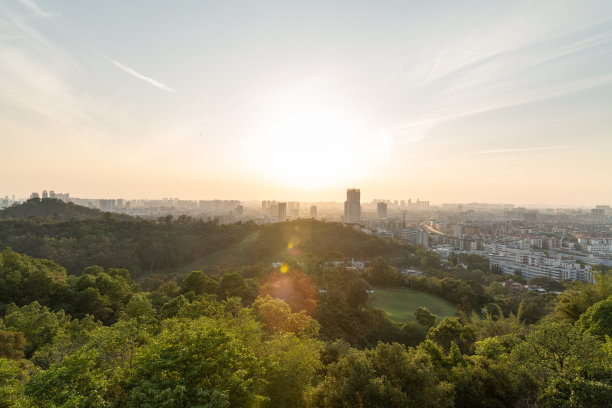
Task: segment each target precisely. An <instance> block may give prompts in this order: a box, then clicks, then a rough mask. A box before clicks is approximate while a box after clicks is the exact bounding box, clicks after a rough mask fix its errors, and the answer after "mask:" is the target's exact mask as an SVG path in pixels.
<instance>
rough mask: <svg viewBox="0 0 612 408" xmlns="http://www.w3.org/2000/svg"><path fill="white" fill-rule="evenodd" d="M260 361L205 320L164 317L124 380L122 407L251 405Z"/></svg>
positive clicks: (257, 394)
mask: <svg viewBox="0 0 612 408" xmlns="http://www.w3.org/2000/svg"><path fill="white" fill-rule="evenodd" d="M264 372H265V370H264V364H263V363H262V361H260V360H259V359H258V358H256V357H255V355H254V354H253V353H252V352H250V351H249V350H248V349H247V348H246V347H245V345H244V343H242V342H241V341H240V340H238V339H237V338H236V336H235V335H233V334H231V333H230V332H228V331H226V330H224V329H223V328H220V327H218V325H217V324H216V323H215V322H214V321H212V320H208V319H204V318H202V319H199V320H196V321H191V322H179V321H168V322H167V324H166V327H165V328H164V329H163V330H162V332H161V334H160V335H158V336H157V337H156V338H155V340H154V341H153V342H152V343H151V344H150V345H148V346H145V347H144V348H143V350H142V351H141V353H140V355H139V357H138V359H137V360H136V362H135V365H134V371H133V373H132V375H131V376H130V377H129V379H128V381H127V384H126V392H127V395H128V398H127V404H126V405H127V406H128V407H143V406H144V407H146V406H148V407H161V406H167V407H178V406H206V407H230V406H231V407H252V406H256V405H257V404H258V402H260V401H261V400H262V399H263V396H262V389H263V385H264V384H263V376H264Z"/></svg>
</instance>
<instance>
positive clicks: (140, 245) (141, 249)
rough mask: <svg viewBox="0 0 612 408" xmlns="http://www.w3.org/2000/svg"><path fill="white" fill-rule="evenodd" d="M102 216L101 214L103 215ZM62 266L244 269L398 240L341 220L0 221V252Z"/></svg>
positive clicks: (383, 246)
mask: <svg viewBox="0 0 612 408" xmlns="http://www.w3.org/2000/svg"><path fill="white" fill-rule="evenodd" d="M102 214H103V213H102ZM4 247H11V248H12V249H13V250H15V251H17V252H20V253H24V254H27V255H30V256H34V257H38V258H44V259H50V260H53V261H54V262H58V263H60V264H61V265H62V266H64V267H65V268H66V269H67V270H68V271H69V272H70V273H80V272H81V270H82V269H83V268H84V267H86V266H90V265H100V266H103V267H113V268H116V267H123V268H128V269H130V270H131V271H132V272H133V273H134V274H136V275H138V274H140V273H142V272H145V271H146V272H152V271H166V272H174V271H176V270H178V269H179V268H180V269H182V268H185V267H188V269H190V270H194V269H201V268H202V267H203V266H205V265H211V264H216V265H220V266H232V265H234V266H240V265H249V264H255V263H258V262H272V261H275V260H284V259H289V258H291V257H296V256H299V255H300V254H303V253H312V254H314V255H315V256H319V257H323V256H325V255H326V254H328V253H329V252H341V253H342V254H344V255H345V256H346V257H348V258H352V257H354V258H360V259H361V258H372V257H376V256H391V255H394V254H397V253H400V252H402V251H403V250H404V247H403V246H402V245H401V244H399V243H396V242H391V241H387V240H382V239H380V238H376V237H372V236H370V235H367V234H364V233H362V232H359V231H355V230H353V229H352V228H349V227H344V226H342V225H341V224H337V223H326V222H318V221H312V220H298V221H293V222H287V223H279V224H272V225H261V226H258V225H255V224H254V223H244V224H233V225H217V224H215V223H209V222H202V221H195V220H189V221H187V222H182V221H178V220H177V221H170V222H164V223H158V222H153V221H146V220H141V219H134V218H132V219H128V220H119V219H116V218H115V217H102V218H98V219H73V220H71V221H65V222H39V221H36V220H32V219H31V218H26V219H12V220H3V221H0V248H4Z"/></svg>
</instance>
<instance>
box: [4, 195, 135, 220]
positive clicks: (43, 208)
mask: <svg viewBox="0 0 612 408" xmlns="http://www.w3.org/2000/svg"><path fill="white" fill-rule="evenodd" d="M105 214H106V213H105V212H103V211H100V210H96V209H92V208H87V207H83V206H81V205H76V204H74V203H66V202H64V201H62V200H58V199H56V198H43V199H40V198H31V199H29V200H28V201H26V202H25V203H22V204H15V205H12V206H11V207H8V208H5V209H4V210H1V211H0V220H6V219H15V220H31V221H38V222H63V221H71V220H91V219H101V218H104V216H105ZM117 217H119V218H122V219H129V218H131V217H129V216H128V215H117Z"/></svg>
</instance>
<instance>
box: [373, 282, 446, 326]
mask: <svg viewBox="0 0 612 408" xmlns="http://www.w3.org/2000/svg"><path fill="white" fill-rule="evenodd" d="M373 289H374V294H373V295H374V297H375V300H374V306H375V307H377V308H379V309H383V310H384V311H385V312H387V316H388V317H389V318H390V319H391V320H394V321H396V322H405V321H406V320H414V311H415V310H416V309H417V308H418V307H419V306H425V307H426V308H428V309H429V310H430V311H431V312H432V313H433V314H435V315H436V316H438V321H440V320H442V319H443V318H445V317H448V316H454V315H455V309H456V308H455V306H454V305H453V304H452V303H449V302H447V301H446V300H444V299H441V298H439V297H437V296H433V295H430V294H428V293H424V292H419V291H416V290H412V289H408V288H403V287H375V288H373Z"/></svg>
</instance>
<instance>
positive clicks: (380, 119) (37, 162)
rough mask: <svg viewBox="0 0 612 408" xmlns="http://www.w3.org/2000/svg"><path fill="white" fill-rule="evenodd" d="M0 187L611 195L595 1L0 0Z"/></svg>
mask: <svg viewBox="0 0 612 408" xmlns="http://www.w3.org/2000/svg"><path fill="white" fill-rule="evenodd" d="M0 152H1V153H2V159H1V160H0V174H1V175H2V176H1V177H0V195H2V196H4V195H9V196H10V195H12V194H15V195H16V196H17V197H25V196H28V195H29V194H30V193H31V192H32V191H39V192H40V191H41V190H43V189H53V190H55V191H56V192H69V193H70V194H71V196H78V197H91V198H93V197H106V198H120V197H121V198H126V199H130V198H144V197H147V198H160V197H179V198H183V199H213V198H220V199H239V200H251V199H253V200H261V199H277V200H300V201H343V200H344V199H345V191H346V188H349V187H356V188H360V189H361V195H362V200H364V201H367V200H371V199H374V198H386V199H408V198H412V199H413V200H415V199H416V198H420V199H421V200H429V201H430V202H432V203H442V202H490V203H501V202H503V203H516V204H542V205H552V206H554V205H558V206H565V205H574V204H575V205H595V204H612V2H611V1H608V0H604V1H589V0H583V1H562V0H555V1H546V0H543V1H537V2H534V1H518V0H513V1H494V2H492V1H461V2H459V1H428V2H422V1H383V0H380V1H376V2H373V1H358V0H350V1H340V0H338V1H332V0H327V1H318V0H310V1H288V0H284V1H266V0H258V1H218V2H212V1H181V0H176V1H172V2H168V1H152V0H147V1H115V0H105V1H85V0H83V1H78V2H77V1H59V0H2V1H0Z"/></svg>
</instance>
